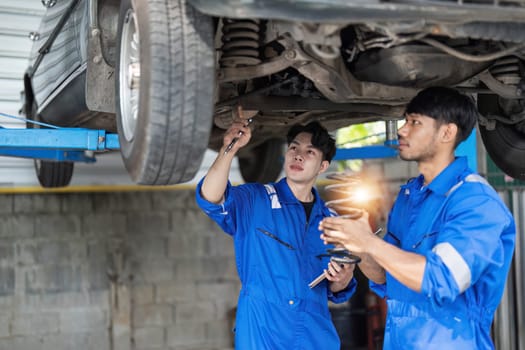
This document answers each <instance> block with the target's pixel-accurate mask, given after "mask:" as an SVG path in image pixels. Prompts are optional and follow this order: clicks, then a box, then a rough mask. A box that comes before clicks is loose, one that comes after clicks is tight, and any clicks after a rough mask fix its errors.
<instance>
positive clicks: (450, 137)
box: [442, 123, 458, 143]
mask: <svg viewBox="0 0 525 350" xmlns="http://www.w3.org/2000/svg"><path fill="white" fill-rule="evenodd" d="M457 134H458V126H457V125H456V124H454V123H448V124H443V128H442V140H443V142H445V143H450V142H452V143H454V142H456V136H457Z"/></svg>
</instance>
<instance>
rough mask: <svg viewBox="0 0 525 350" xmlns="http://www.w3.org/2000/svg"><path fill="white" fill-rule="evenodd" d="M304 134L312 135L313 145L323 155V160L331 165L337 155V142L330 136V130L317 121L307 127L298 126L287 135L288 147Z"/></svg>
mask: <svg viewBox="0 0 525 350" xmlns="http://www.w3.org/2000/svg"><path fill="white" fill-rule="evenodd" d="M302 132H306V133H309V134H312V145H313V146H314V147H315V148H317V149H319V150H320V151H321V152H322V153H323V160H327V161H328V162H329V163H330V162H331V161H332V158H333V157H334V155H335V140H334V138H333V137H332V136H330V134H329V133H328V130H326V128H324V127H323V126H322V125H321V124H320V123H319V122H316V121H314V122H310V123H308V124H306V125H299V124H296V125H294V126H292V127H291V128H290V130H288V134H287V135H286V141H287V142H288V145H290V144H291V143H292V141H293V140H294V139H295V137H296V136H297V135H298V134H300V133H302Z"/></svg>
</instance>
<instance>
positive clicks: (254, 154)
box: [238, 139, 285, 183]
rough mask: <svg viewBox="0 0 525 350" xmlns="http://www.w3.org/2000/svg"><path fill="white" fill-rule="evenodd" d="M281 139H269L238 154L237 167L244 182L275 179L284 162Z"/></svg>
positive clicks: (261, 181) (265, 181)
mask: <svg viewBox="0 0 525 350" xmlns="http://www.w3.org/2000/svg"><path fill="white" fill-rule="evenodd" d="M284 144H285V141H284V140H282V139H270V140H267V141H265V142H263V143H262V144H260V145H258V146H256V147H254V148H252V149H251V150H250V151H249V152H248V153H246V154H243V155H239V157H238V160H239V168H240V172H241V176H242V178H243V180H244V181H245V182H258V183H268V182H274V181H276V180H277V178H278V177H279V175H280V174H281V171H282V170H283V164H284V152H285V149H284Z"/></svg>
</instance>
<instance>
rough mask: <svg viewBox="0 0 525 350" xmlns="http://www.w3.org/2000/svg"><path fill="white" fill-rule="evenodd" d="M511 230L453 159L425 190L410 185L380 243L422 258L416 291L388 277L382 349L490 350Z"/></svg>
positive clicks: (495, 203)
mask: <svg viewBox="0 0 525 350" xmlns="http://www.w3.org/2000/svg"><path fill="white" fill-rule="evenodd" d="M515 234H516V228H515V224H514V220H513V218H512V215H511V214H510V212H509V211H508V209H507V208H506V206H505V204H504V203H503V202H502V201H501V199H500V198H499V197H498V194H497V193H496V192H495V191H494V190H493V189H492V187H490V186H489V185H488V184H487V183H486V181H485V180H484V179H483V178H481V177H480V176H479V175H477V174H474V173H473V172H472V170H470V169H468V166H467V160H466V158H464V157H460V158H456V160H455V161H454V162H453V163H451V164H450V165H449V166H448V167H447V168H445V169H444V170H443V171H442V172H441V173H440V174H439V175H438V176H437V177H436V178H435V179H434V180H433V181H432V182H431V183H430V184H429V185H428V186H423V177H422V176H419V177H418V178H415V179H413V180H412V181H409V182H408V183H407V184H406V185H404V186H402V187H401V191H400V193H399V195H398V197H397V200H396V202H395V204H394V206H393V208H392V210H391V212H390V217H389V224H388V232H387V234H386V236H385V240H387V241H388V242H390V243H392V244H394V245H396V246H398V247H400V248H401V249H403V250H405V251H409V252H414V253H417V254H420V255H424V256H425V257H426V259H427V263H426V266H425V271H424V276H423V283H422V288H421V292H420V293H417V292H415V291H412V290H411V289H409V288H407V287H405V286H404V285H402V284H401V283H399V282H398V281H397V280H396V279H395V278H394V277H392V275H390V274H388V273H387V274H386V284H382V285H378V284H374V283H371V287H372V289H373V290H374V291H376V293H377V294H379V295H380V296H385V295H386V298H387V306H388V312H387V321H386V327H385V339H384V347H383V349H384V350H394V349H395V350H399V349H411V350H417V349H421V350H433V349H436V350H437V349H439V350H443V349H447V350H448V349H451V350H455V349H460V350H474V349H475V350H482V349H494V345H493V343H492V340H491V338H490V327H491V324H492V320H493V317H494V312H495V311H496V308H497V307H498V304H499V302H500V300H501V297H502V294H503V290H504V286H505V281H506V278H507V273H508V271H509V266H510V263H511V259H512V254H513V251H514V241H515Z"/></svg>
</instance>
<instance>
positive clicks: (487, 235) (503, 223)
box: [421, 185, 513, 305]
mask: <svg viewBox="0 0 525 350" xmlns="http://www.w3.org/2000/svg"><path fill="white" fill-rule="evenodd" d="M464 186H467V185H464ZM473 186H475V185H473ZM478 186H482V185H478ZM454 197H455V198H451V200H450V202H449V203H448V204H447V208H445V210H446V215H445V217H444V224H443V226H442V229H441V230H440V231H439V232H438V233H437V234H438V235H439V236H438V239H437V241H436V245H435V246H434V247H433V249H432V250H431V251H429V252H428V253H427V254H426V259H427V264H426V266H425V272H424V275H423V282H422V288H421V292H422V293H423V294H425V295H427V296H428V297H429V298H430V299H431V300H432V302H433V303H434V304H435V305H441V304H443V303H445V302H448V301H453V300H454V299H455V298H456V297H457V296H458V295H459V294H461V293H463V292H464V291H465V290H466V289H467V288H469V287H470V286H471V285H473V284H475V283H476V281H478V279H479V278H480V276H482V275H483V274H484V273H486V271H487V270H488V268H489V267H490V266H491V265H495V266H498V267H499V266H502V265H503V264H504V260H505V254H506V252H508V249H506V245H507V244H513V243H512V242H509V241H506V239H507V237H502V234H503V233H504V232H507V231H508V227H509V225H512V223H513V220H512V217H511V216H510V214H509V213H508V211H507V210H506V208H505V207H504V204H503V203H502V202H501V201H499V200H497V199H496V198H493V197H491V196H490V195H488V194H483V193H479V191H478V193H470V194H469V193H467V194H466V195H465V194H464V195H462V196H457V197H456V196H454Z"/></svg>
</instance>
